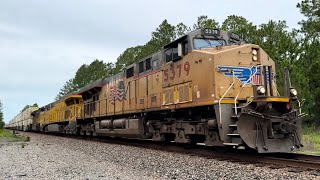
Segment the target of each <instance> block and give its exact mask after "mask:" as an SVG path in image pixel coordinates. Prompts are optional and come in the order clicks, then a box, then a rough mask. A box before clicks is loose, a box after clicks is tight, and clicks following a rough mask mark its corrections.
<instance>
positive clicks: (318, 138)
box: [300, 127, 320, 155]
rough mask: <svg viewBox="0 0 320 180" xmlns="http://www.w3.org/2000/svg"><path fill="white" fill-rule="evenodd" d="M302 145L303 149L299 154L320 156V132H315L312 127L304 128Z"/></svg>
mask: <svg viewBox="0 0 320 180" xmlns="http://www.w3.org/2000/svg"><path fill="white" fill-rule="evenodd" d="M302 144H303V145H304V147H303V148H302V149H301V150H300V152H302V153H306V154H316V155H320V130H317V129H316V128H314V127H308V128H304V129H303V135H302Z"/></svg>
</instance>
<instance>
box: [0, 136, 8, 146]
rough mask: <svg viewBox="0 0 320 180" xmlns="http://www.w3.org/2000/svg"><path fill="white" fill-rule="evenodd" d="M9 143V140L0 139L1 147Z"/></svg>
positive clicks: (5, 138)
mask: <svg viewBox="0 0 320 180" xmlns="http://www.w3.org/2000/svg"><path fill="white" fill-rule="evenodd" d="M9 142H10V138H7V137H0V144H1V145H4V144H8V143H9Z"/></svg>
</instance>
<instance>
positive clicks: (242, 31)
mask: <svg viewBox="0 0 320 180" xmlns="http://www.w3.org/2000/svg"><path fill="white" fill-rule="evenodd" d="M221 29H223V30H226V31H232V32H234V33H236V34H237V35H239V36H240V38H241V39H242V40H244V41H246V42H248V43H253V42H255V41H257V38H258V36H257V26H255V25H253V24H252V23H251V22H249V21H248V20H247V19H245V18H244V17H242V16H236V15H232V16H228V17H227V19H225V20H224V21H223V23H222V26H221Z"/></svg>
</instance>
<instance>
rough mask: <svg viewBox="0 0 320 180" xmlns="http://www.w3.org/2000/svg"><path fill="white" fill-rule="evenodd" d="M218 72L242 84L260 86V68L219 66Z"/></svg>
mask: <svg viewBox="0 0 320 180" xmlns="http://www.w3.org/2000/svg"><path fill="white" fill-rule="evenodd" d="M217 68H218V72H220V73H223V74H224V75H225V76H227V77H233V76H234V77H235V78H236V79H238V80H239V81H240V82H241V83H248V84H250V83H251V84H254V85H260V84H261V81H260V75H261V73H260V67H256V66H252V67H251V68H249V67H237V66H220V65H218V66H217Z"/></svg>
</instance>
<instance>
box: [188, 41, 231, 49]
mask: <svg viewBox="0 0 320 180" xmlns="http://www.w3.org/2000/svg"><path fill="white" fill-rule="evenodd" d="M193 42H194V48H195V49H201V48H208V47H217V46H224V45H226V41H225V40H223V39H194V40H193Z"/></svg>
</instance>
